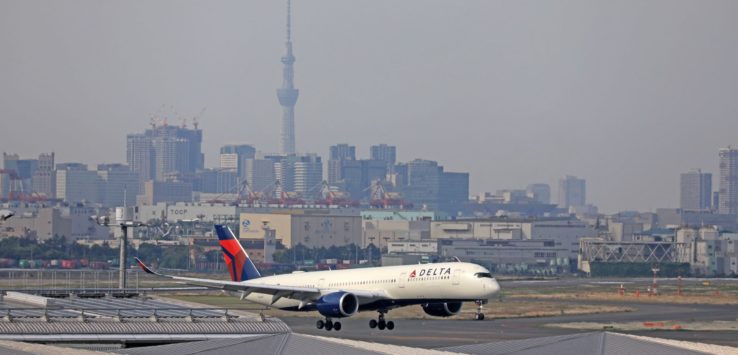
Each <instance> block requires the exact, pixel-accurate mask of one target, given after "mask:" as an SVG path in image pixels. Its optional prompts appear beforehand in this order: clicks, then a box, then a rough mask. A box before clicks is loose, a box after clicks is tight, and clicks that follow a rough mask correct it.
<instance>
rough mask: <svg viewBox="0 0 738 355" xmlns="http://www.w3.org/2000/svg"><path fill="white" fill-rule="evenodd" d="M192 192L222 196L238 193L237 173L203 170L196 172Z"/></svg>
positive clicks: (232, 171)
mask: <svg viewBox="0 0 738 355" xmlns="http://www.w3.org/2000/svg"><path fill="white" fill-rule="evenodd" d="M192 190H193V191H198V192H204V193H213V194H223V193H235V192H236V191H238V173H237V172H236V171H235V170H229V169H203V170H200V171H198V172H197V174H196V177H195V179H194V181H193V186H192Z"/></svg>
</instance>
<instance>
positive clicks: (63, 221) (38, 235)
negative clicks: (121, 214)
mask: <svg viewBox="0 0 738 355" xmlns="http://www.w3.org/2000/svg"><path fill="white" fill-rule="evenodd" d="M6 207H8V208H11V209H12V210H13V211H14V212H15V216H14V217H13V218H11V219H8V220H6V221H4V222H3V224H2V226H0V237H19V238H32V239H36V240H39V241H44V240H47V239H51V238H53V237H54V236H64V237H66V238H67V241H69V242H71V241H74V240H76V239H109V229H108V228H106V227H101V226H98V225H96V224H95V223H93V222H92V221H90V218H89V217H90V216H92V215H96V214H100V213H104V212H105V209H100V208H95V207H86V206H77V205H73V206H62V205H56V206H44V205H39V204H22V205H21V204H14V205H12V206H5V207H3V208H6Z"/></svg>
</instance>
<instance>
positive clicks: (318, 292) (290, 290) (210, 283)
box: [135, 258, 389, 304]
mask: <svg viewBox="0 0 738 355" xmlns="http://www.w3.org/2000/svg"><path fill="white" fill-rule="evenodd" d="M135 259H136V262H137V263H138V266H139V267H141V269H143V271H144V272H146V273H147V274H152V275H156V276H159V277H164V278H168V279H172V280H177V281H182V282H184V283H187V284H190V285H197V286H203V287H208V288H212V289H220V290H226V291H236V292H241V297H242V298H243V297H245V296H246V295H248V294H250V293H254V292H256V293H265V294H270V295H272V296H273V297H272V304H273V303H274V302H276V301H277V300H278V299H280V298H282V297H284V298H292V299H297V300H306V299H308V300H317V299H318V298H320V296H322V295H324V294H328V293H331V292H336V291H345V292H350V293H353V294H354V295H356V297H359V298H365V299H382V298H389V297H388V295H387V294H386V293H385V292H384V291H367V290H350V289H340V290H338V289H328V288H324V289H321V288H317V287H300V286H287V285H273V284H264V283H260V282H257V281H240V282H234V281H223V280H211V279H200V278H194V277H182V276H173V275H165V274H160V273H158V272H156V271H154V270H151V268H149V267H148V266H146V264H144V263H143V261H141V259H139V258H135Z"/></svg>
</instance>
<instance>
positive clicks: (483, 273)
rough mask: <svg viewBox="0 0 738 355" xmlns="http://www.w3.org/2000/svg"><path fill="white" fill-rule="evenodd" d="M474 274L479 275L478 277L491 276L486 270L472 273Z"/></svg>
mask: <svg viewBox="0 0 738 355" xmlns="http://www.w3.org/2000/svg"><path fill="white" fill-rule="evenodd" d="M474 276H476V277H479V278H482V277H486V278H490V279H491V278H492V274H490V273H488V272H478V273H476V274H474Z"/></svg>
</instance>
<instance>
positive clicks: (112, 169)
mask: <svg viewBox="0 0 738 355" xmlns="http://www.w3.org/2000/svg"><path fill="white" fill-rule="evenodd" d="M97 175H98V176H99V177H100V195H99V200H100V203H101V204H102V205H103V206H105V207H119V206H134V205H135V204H136V195H137V194H138V188H139V182H138V174H136V173H135V172H133V171H131V169H130V168H129V167H128V166H127V165H123V164H99V165H98V166H97Z"/></svg>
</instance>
